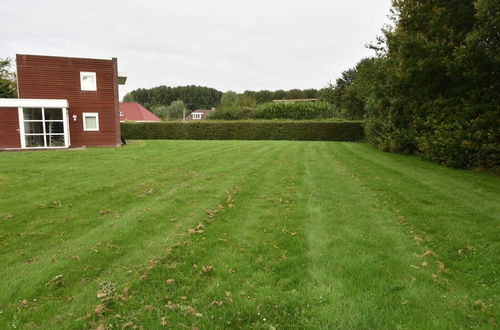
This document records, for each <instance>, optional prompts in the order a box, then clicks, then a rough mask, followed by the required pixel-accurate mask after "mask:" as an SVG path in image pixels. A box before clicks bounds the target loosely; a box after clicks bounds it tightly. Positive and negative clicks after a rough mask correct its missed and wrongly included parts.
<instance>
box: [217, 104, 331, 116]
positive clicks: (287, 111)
mask: <svg viewBox="0 0 500 330" xmlns="http://www.w3.org/2000/svg"><path fill="white" fill-rule="evenodd" d="M334 116H335V113H334V110H333V106H332V105H331V104H330V103H328V102H268V103H264V104H259V105H257V106H255V107H245V106H238V104H237V103H236V104H235V105H234V106H232V107H222V108H220V109H218V110H217V111H216V112H214V113H212V114H210V116H209V117H208V119H223V120H241V119H296V120H303V119H325V118H333V117H334Z"/></svg>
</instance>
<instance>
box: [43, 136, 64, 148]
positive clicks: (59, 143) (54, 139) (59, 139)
mask: <svg viewBox="0 0 500 330" xmlns="http://www.w3.org/2000/svg"><path fill="white" fill-rule="evenodd" d="M45 138H46V139H47V147H64V135H46V136H45Z"/></svg>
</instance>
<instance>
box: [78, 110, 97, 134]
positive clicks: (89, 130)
mask: <svg viewBox="0 0 500 330" xmlns="http://www.w3.org/2000/svg"><path fill="white" fill-rule="evenodd" d="M87 117H95V122H96V124H97V127H96V128H87V121H86V120H85V119H86V118H87ZM82 119H83V130H84V131H86V132H98V131H99V113H98V112H84V113H82Z"/></svg>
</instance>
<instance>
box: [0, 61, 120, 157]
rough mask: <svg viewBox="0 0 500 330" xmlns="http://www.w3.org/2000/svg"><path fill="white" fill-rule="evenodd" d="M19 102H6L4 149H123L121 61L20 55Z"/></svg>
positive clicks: (1, 114) (0, 141)
mask: <svg viewBox="0 0 500 330" xmlns="http://www.w3.org/2000/svg"><path fill="white" fill-rule="evenodd" d="M16 66H17V86H18V95H19V98H18V99H0V149H47V148H51V149H52V148H69V147H81V146H120V145H121V141H120V117H119V108H118V104H119V102H118V85H119V84H124V83H125V81H126V77H124V76H119V75H118V65H117V59H116V58H112V59H111V60H102V59H88V58H72V57H56V56H39V55H16Z"/></svg>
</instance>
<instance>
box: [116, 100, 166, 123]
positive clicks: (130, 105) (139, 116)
mask: <svg viewBox="0 0 500 330" xmlns="http://www.w3.org/2000/svg"><path fill="white" fill-rule="evenodd" d="M120 121H121V122H124V121H136V122H155V121H161V119H160V118H158V117H157V116H156V115H155V114H153V113H151V112H150V111H149V110H148V109H146V108H144V107H143V106H142V105H140V104H139V103H137V102H121V103H120Z"/></svg>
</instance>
